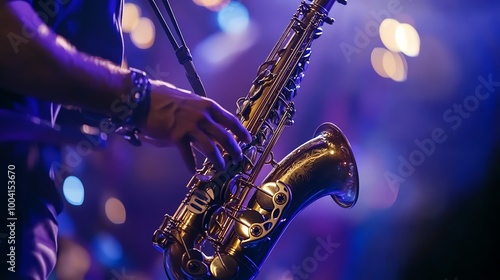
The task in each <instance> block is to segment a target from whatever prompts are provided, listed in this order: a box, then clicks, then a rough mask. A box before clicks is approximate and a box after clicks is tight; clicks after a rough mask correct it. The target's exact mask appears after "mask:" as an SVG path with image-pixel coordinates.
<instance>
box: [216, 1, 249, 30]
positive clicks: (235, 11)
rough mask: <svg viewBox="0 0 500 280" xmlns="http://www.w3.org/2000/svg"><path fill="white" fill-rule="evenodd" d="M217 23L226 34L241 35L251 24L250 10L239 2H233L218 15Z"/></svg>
mask: <svg viewBox="0 0 500 280" xmlns="http://www.w3.org/2000/svg"><path fill="white" fill-rule="evenodd" d="M217 23H218V24H219V27H220V29H221V30H222V31H224V32H226V33H229V34H241V33H243V32H245V30H246V29H247V28H248V25H249V23H250V18H249V15H248V10H247V8H246V7H245V6H244V5H243V4H241V3H239V2H231V3H229V4H228V5H227V6H226V7H224V8H223V9H222V10H220V11H219V12H218V13H217Z"/></svg>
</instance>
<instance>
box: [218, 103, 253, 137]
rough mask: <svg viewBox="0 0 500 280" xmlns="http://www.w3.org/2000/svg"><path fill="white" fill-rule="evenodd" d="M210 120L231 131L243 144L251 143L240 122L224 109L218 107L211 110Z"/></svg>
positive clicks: (248, 134)
mask: <svg viewBox="0 0 500 280" xmlns="http://www.w3.org/2000/svg"><path fill="white" fill-rule="evenodd" d="M212 118H213V120H214V121H216V122H218V123H220V124H221V125H223V126H224V127H227V128H228V129H229V130H231V132H232V133H233V134H234V135H236V137H238V140H240V141H243V142H245V143H249V142H250V141H252V137H251V136H250V133H248V131H247V130H246V129H245V127H243V125H242V124H241V122H240V121H239V120H238V119H237V118H236V117H235V116H234V115H233V114H231V113H229V112H228V111H226V110H225V109H224V108H222V107H220V106H216V107H214V109H213V110H212Z"/></svg>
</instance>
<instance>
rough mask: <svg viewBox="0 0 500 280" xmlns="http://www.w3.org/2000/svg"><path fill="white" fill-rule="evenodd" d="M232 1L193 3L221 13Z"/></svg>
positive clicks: (212, 0)
mask: <svg viewBox="0 0 500 280" xmlns="http://www.w3.org/2000/svg"><path fill="white" fill-rule="evenodd" d="M229 1H230V0H193V2H194V3H195V4H196V5H198V6H202V7H205V8H207V9H209V10H212V11H219V10H221V9H222V8H224V7H225V6H226V5H227V4H229Z"/></svg>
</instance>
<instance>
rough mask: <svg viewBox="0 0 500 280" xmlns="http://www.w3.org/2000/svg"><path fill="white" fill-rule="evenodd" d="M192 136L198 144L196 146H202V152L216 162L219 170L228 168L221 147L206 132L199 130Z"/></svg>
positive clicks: (212, 161)
mask: <svg viewBox="0 0 500 280" xmlns="http://www.w3.org/2000/svg"><path fill="white" fill-rule="evenodd" d="M192 137H193V140H194V141H195V142H197V144H198V145H196V146H198V147H200V152H201V153H203V154H204V155H205V156H206V157H207V158H208V160H209V161H210V162H211V163H213V164H214V166H215V168H216V169H217V170H224V169H225V168H226V167H225V163H224V159H223V158H222V155H221V153H220V150H219V148H218V147H217V146H216V145H215V143H214V142H213V141H212V140H211V139H210V138H209V137H208V136H207V135H206V134H205V133H203V132H201V131H198V132H196V133H194V134H193V135H192Z"/></svg>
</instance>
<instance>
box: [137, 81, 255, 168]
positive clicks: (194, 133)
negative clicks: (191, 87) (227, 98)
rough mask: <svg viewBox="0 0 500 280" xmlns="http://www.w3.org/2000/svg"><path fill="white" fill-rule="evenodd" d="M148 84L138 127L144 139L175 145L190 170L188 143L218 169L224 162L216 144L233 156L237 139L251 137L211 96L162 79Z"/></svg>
mask: <svg viewBox="0 0 500 280" xmlns="http://www.w3.org/2000/svg"><path fill="white" fill-rule="evenodd" d="M151 86H152V88H151V106H150V110H149V114H148V116H147V119H146V122H145V124H144V125H143V127H142V129H141V131H142V133H143V134H144V135H145V139H146V141H147V142H150V143H152V144H154V145H156V146H172V145H173V146H176V147H177V148H179V150H180V152H181V155H182V158H183V160H184V162H185V163H186V164H187V166H188V168H190V170H195V168H196V162H195V158H194V154H193V151H192V148H191V144H192V145H193V146H194V147H195V148H196V149H197V150H199V151H200V152H201V153H203V154H204V155H205V156H206V157H207V158H208V159H209V160H210V162H212V163H213V164H214V165H215V167H216V168H217V169H218V170H221V169H224V168H225V165H224V161H223V159H222V155H221V152H220V149H219V148H218V147H217V145H220V146H221V147H222V148H223V149H224V150H225V151H227V152H228V153H229V155H230V156H231V158H233V159H234V160H236V161H239V160H241V159H242V154H241V149H240V147H239V146H238V143H237V141H243V142H249V141H251V137H250V134H249V133H248V132H247V130H246V129H245V128H244V127H243V125H242V124H241V123H240V122H239V120H238V119H237V118H236V117H235V116H233V115H232V114H231V113H229V112H228V111H226V110H225V109H223V108H222V107H221V106H220V105H218V104H217V103H216V102H214V101H213V100H211V99H208V98H204V97H200V96H198V95H195V94H189V93H187V91H183V90H180V89H177V88H175V87H174V86H172V85H170V84H167V83H165V82H162V81H154V80H153V81H151ZM226 128H227V129H228V130H229V131H228V130H227V129H226ZM233 135H234V136H236V137H237V139H235V137H234V136H233Z"/></svg>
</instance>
